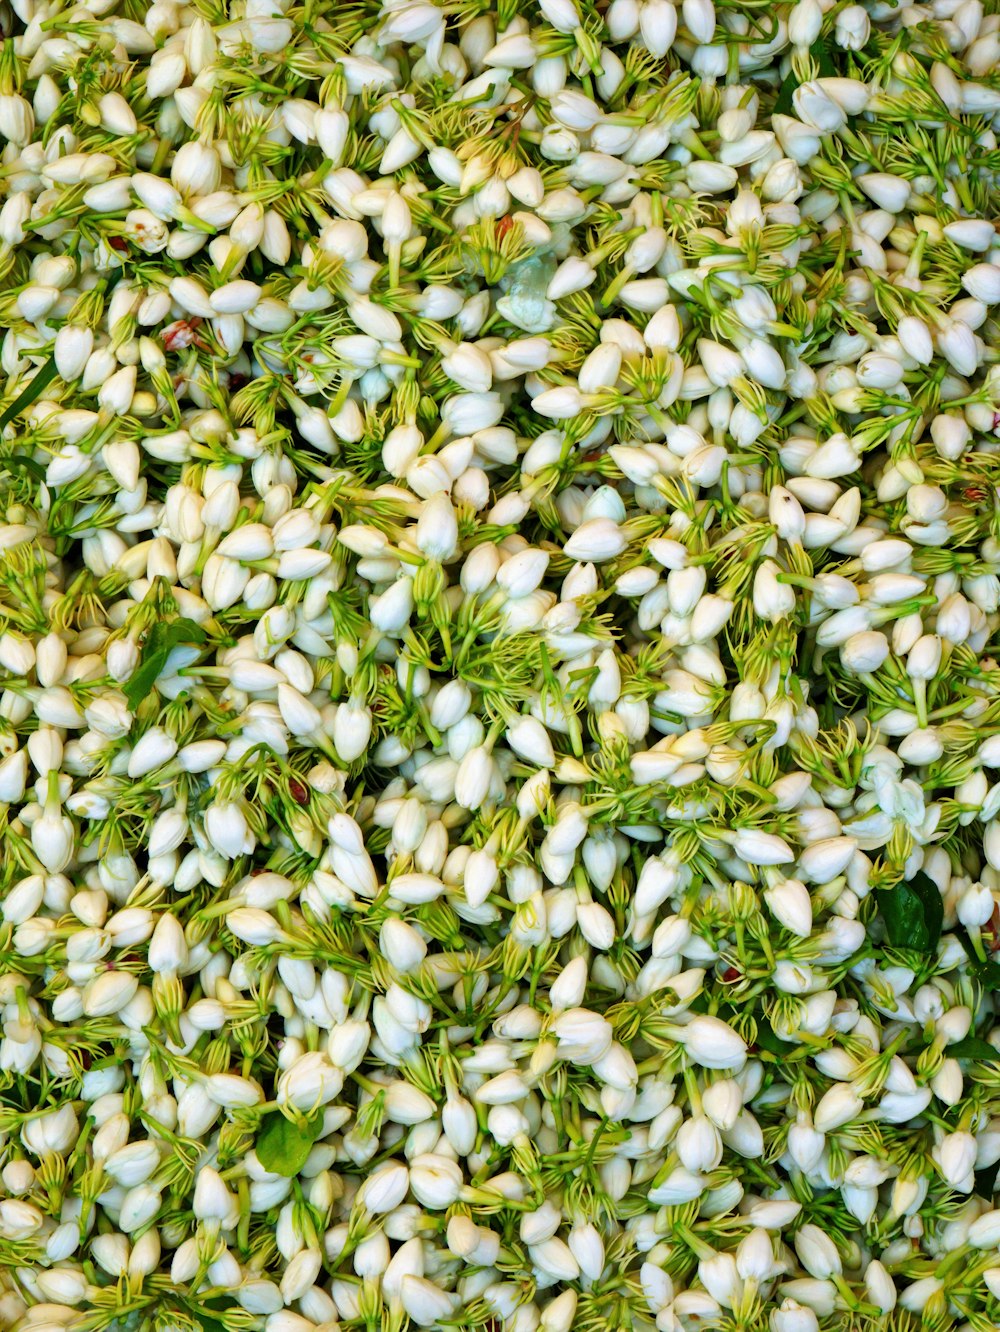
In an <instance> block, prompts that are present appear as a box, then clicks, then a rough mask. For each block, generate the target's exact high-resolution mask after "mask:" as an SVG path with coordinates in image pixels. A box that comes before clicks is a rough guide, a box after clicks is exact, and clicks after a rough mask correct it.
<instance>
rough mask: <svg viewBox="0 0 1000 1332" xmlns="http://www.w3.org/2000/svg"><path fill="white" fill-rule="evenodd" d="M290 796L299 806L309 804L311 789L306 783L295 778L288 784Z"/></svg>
mask: <svg viewBox="0 0 1000 1332" xmlns="http://www.w3.org/2000/svg"><path fill="white" fill-rule="evenodd" d="M288 794H289V795H290V796H291V797H292V799H293V800H294V801H295V803H296V804H297V805H308V804H309V788H308V787H307V786H306V784H305V782H300V781H298V780H296V778H294V777H293V778H291V780H290V781H289V783H288Z"/></svg>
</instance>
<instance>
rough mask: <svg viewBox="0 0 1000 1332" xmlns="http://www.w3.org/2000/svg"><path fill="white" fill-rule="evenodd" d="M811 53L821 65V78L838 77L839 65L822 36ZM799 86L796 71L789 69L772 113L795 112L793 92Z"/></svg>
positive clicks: (787, 114)
mask: <svg viewBox="0 0 1000 1332" xmlns="http://www.w3.org/2000/svg"><path fill="white" fill-rule="evenodd" d="M809 54H810V55H811V56H812V58H813V59H814V60H815V61H816V64H817V65H818V66H819V77H820V78H821V79H829V78H835V77H836V74H837V67H836V65H835V64H834V63H833V61H832V60H831V59H830V56H829V54H828V53H827V49H826V43H825V42H824V40H823V38H822V37H820V38H818V39H817V40H816V41H815V42H813V44H812V46H810V48H809ZM798 86H799V81H798V79H797V78H796V77H795V71H794V70H789V71H788V73H787V74H786V75H785V78H784V80H783V81H782V84H781V87H780V88H779V89H778V97H777V100H776V101H775V103H774V109H773V110H772V112H771V114H772V115H774V116H790V115H793V114H794V112H793V109H792V94H793V93H794V92H795V89H796V88H797V87H798Z"/></svg>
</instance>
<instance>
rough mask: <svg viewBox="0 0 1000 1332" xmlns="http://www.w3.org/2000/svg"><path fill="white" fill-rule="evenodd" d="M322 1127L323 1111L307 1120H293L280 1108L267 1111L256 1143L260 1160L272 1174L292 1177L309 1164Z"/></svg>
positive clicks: (255, 1147) (287, 1177)
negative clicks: (307, 1161) (294, 1121)
mask: <svg viewBox="0 0 1000 1332" xmlns="http://www.w3.org/2000/svg"><path fill="white" fill-rule="evenodd" d="M322 1131H323V1116H322V1114H319V1115H317V1116H316V1117H315V1118H314V1119H312V1120H309V1121H307V1122H306V1123H301V1122H296V1123H293V1122H292V1120H290V1119H286V1118H285V1116H284V1115H283V1114H282V1113H281V1112H280V1111H275V1112H274V1113H273V1114H270V1115H265V1116H264V1118H263V1119H262V1120H261V1122H260V1129H259V1130H258V1133H257V1141H256V1142H255V1143H254V1150H255V1151H256V1153H257V1160H258V1161H259V1162H260V1163H261V1165H262V1166H263V1167H264V1169H265V1170H270V1171H271V1173H272V1174H274V1175H284V1176H285V1178H286V1179H291V1178H292V1177H293V1176H294V1175H297V1174H298V1173H299V1171H300V1170H301V1169H302V1167H303V1166H304V1165H305V1163H306V1157H307V1156H308V1155H309V1153H310V1152H311V1151H312V1145H313V1143H314V1142H315V1141H316V1139H317V1138H318V1137H319V1135H320V1133H322Z"/></svg>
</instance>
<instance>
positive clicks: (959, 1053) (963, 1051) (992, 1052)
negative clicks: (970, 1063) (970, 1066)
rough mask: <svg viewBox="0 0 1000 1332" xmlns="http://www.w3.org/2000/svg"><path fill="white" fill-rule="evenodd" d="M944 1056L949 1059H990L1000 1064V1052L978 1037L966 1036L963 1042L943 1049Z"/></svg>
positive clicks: (957, 1042) (956, 1042)
mask: <svg viewBox="0 0 1000 1332" xmlns="http://www.w3.org/2000/svg"><path fill="white" fill-rule="evenodd" d="M945 1054H946V1055H947V1056H948V1057H949V1058H950V1059H992V1060H994V1061H996V1062H1000V1050H998V1049H997V1048H996V1046H995V1045H990V1043H989V1041H984V1040H983V1039H982V1037H980V1036H966V1038H965V1040H964V1041H955V1043H954V1044H953V1045H948V1046H946V1047H945Z"/></svg>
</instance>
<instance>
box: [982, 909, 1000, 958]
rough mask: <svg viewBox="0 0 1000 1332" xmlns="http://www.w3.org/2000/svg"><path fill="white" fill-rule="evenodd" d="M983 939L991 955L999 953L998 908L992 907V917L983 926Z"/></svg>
mask: <svg viewBox="0 0 1000 1332" xmlns="http://www.w3.org/2000/svg"><path fill="white" fill-rule="evenodd" d="M983 938H984V939H985V941H986V946H987V948H989V950H990V952H991V953H996V952H1000V907H998V906H994V907H993V915H992V916H990V918H989V920H988V921H987V922H986V924H985V925H984V926H983Z"/></svg>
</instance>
